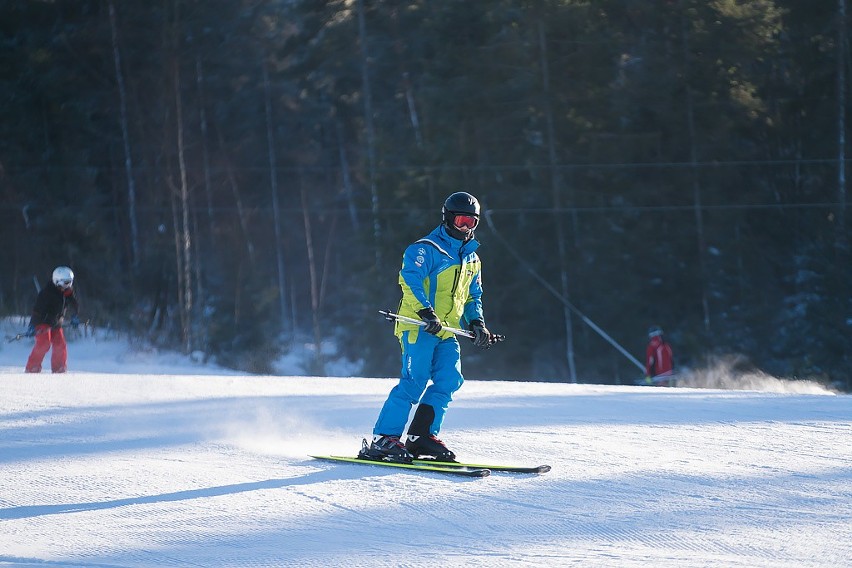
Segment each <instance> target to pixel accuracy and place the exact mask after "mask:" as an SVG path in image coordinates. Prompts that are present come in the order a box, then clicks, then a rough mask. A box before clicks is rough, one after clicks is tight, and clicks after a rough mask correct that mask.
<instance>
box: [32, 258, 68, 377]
mask: <svg viewBox="0 0 852 568" xmlns="http://www.w3.org/2000/svg"><path fill="white" fill-rule="evenodd" d="M73 285H74V272H72V270H71V269H70V268H68V267H67V266H59V267H57V268H56V270H54V271H53V276H52V277H51V280H50V281H48V282H45V284H44V287H43V288H42V289H41V291H40V292H39V293H38V297H37V298H36V301H35V306H34V307H33V315H32V317H31V318H30V325H29V329H28V330H27V333H26V335H27V336H28V337H33V336H35V345H34V346H33V350H32V352H31V353H30V357H29V359H28V360H27V366H26V372H27V373H40V372H41V363H42V361H43V360H44V356H45V355H47V352H48V351H49V350H50V348H51V346H53V353H51V355H50V367H51V369H52V370H53V372H54V373H64V372H65V371H66V370H67V362H68V347H67V345H66V343H65V334H64V333H63V331H62V324H63V323H64V321H65V313H66V311H67V310H68V308H71V310H72V311H73V312H74V314H73V316H72V317H71V321H70V322H69V323H70V324H71V325H72V326H73V327H75V328H76V327H77V326H79V325H80V319H79V317H78V315H77V314H78V309H79V306H78V304H77V295H76V294H75V293H74V288H73Z"/></svg>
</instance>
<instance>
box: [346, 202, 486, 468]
mask: <svg viewBox="0 0 852 568" xmlns="http://www.w3.org/2000/svg"><path fill="white" fill-rule="evenodd" d="M442 215H443V220H442V222H441V224H440V225H438V226H437V227H436V228H435V229H434V230H433V231H432V232H431V233H429V234H428V235H427V236H426V237H424V238H422V239H420V240H418V241H416V242H415V243H413V244H411V245H409V246H408V247H407V248H406V249H405V252H404V254H403V257H402V269H401V270H400V272H399V285H400V287H401V288H402V300H401V301H400V304H399V309H398V310H397V312H398V313H399V314H400V315H404V316H407V317H412V318H416V317H419V318H420V319H421V320H423V321H424V322H425V323H426V325H425V326H418V325H415V324H412V323H406V322H402V321H399V320H397V322H396V324H395V329H394V331H395V334H396V336H397V337H398V338H399V344H400V347H401V349H402V372H401V375H400V379H399V383H398V384H397V385H396V386H395V387H394V388H393V389H392V390H391V391H390V394H389V395H388V397H387V400H386V401H385V403H384V405H383V406H382V409H381V412H380V413H379V417H378V419H377V421H376V424H375V426H374V427H373V439H372V443H371V444H370V445H369V446H368V445H367V443H366V441H365V442H364V447H363V448H362V450H361V453H360V454H359V457H361V458H365V459H373V460H390V461H403V462H409V461H411V460H412V459H414V458H415V457H418V456H421V457H428V458H434V459H436V460H439V461H453V460H454V459H455V454H454V453H453V452H451V451H450V450H449V449H447V446H446V445H444V443H443V442H442V441H441V440H439V439H438V438H437V435H438V432H439V431H440V430H441V424H442V423H443V421H444V414H445V413H446V411H447V406H448V405H449V403H450V401H451V400H452V397H453V393H455V392H456V391H457V390H458V389H459V387H461V385H462V382H463V381H464V377H463V376H462V372H461V356H460V349H459V342H458V340H457V339H456V336H455V335H453V334H452V333H451V332H449V331H446V330H443V329H442V327H441V326H442V322H443V323H444V324H445V325H447V326H449V327H461V326H462V325H466V326H467V329H469V330H470V331H472V332H473V333H474V334H475V335H474V337H473V338H472V341H473V344H474V345H476V346H477V347H481V348H486V349H487V348H489V347H491V345H493V344H494V343H495V342H496V336H494V335H493V334H492V333H491V332H490V331H488V328H487V327H485V318H484V316H483V312H482V279H481V274H480V269H481V267H480V260H479V256H478V255H477V254H476V249H477V248H478V247H479V242H478V241H477V240H475V239H474V229H476V227H477V225H478V224H479V202H478V201H477V200H476V198H475V197H474V196H472V195H471V194H469V193H466V192H463V191H461V192H456V193H453V194H452V195H450V196H449V197H448V198H447V199H446V201H445V202H444V206H443V208H442ZM430 380H431V381H432V383H431V385H429V386H428V388H427V383H428V382H429V381H430ZM418 402H419V406H418V407H417V410H416V412H415V413H414V417H413V418H412V420H411V424H410V425H409V427H408V435H407V437H406V438H405V442H404V443H403V441H402V434H403V431H404V430H405V425H406V423H407V422H408V416H409V413H410V412H411V407H412V406H413V405H414V404H417V403H418Z"/></svg>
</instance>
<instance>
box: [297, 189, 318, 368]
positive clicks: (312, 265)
mask: <svg viewBox="0 0 852 568" xmlns="http://www.w3.org/2000/svg"><path fill="white" fill-rule="evenodd" d="M299 192H300V194H301V197H302V219H303V221H304V225H305V246H306V247H307V253H308V276H309V278H310V287H311V316H312V321H313V331H314V345H315V348H316V371H317V372H321V369H322V332H321V330H320V321H319V286H318V283H317V270H316V257H315V255H314V241H313V236H312V235H311V215H310V211H309V209H308V197H307V194H306V192H305V183H304V180H303V179H302V176H301V175H300V176H299Z"/></svg>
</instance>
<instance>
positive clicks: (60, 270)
mask: <svg viewBox="0 0 852 568" xmlns="http://www.w3.org/2000/svg"><path fill="white" fill-rule="evenodd" d="M52 279H53V285H54V286H56V287H57V288H62V289H63V290H70V289H71V286H73V285H74V271H73V270H71V269H70V268H68V267H67V266H57V267H56V268H55V269H54V271H53V277H52Z"/></svg>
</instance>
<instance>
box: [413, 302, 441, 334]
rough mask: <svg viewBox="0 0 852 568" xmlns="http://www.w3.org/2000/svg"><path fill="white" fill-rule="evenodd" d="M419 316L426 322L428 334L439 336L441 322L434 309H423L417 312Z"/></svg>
mask: <svg viewBox="0 0 852 568" xmlns="http://www.w3.org/2000/svg"><path fill="white" fill-rule="evenodd" d="M417 315H418V316H420V319H422V320H423V321H425V322H426V333H431V334H432V335H438V334H439V333H440V332H441V320H439V319H438V316H436V315H435V310H433V309H432V308H423V309H422V310H420V311H419V312H417Z"/></svg>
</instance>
